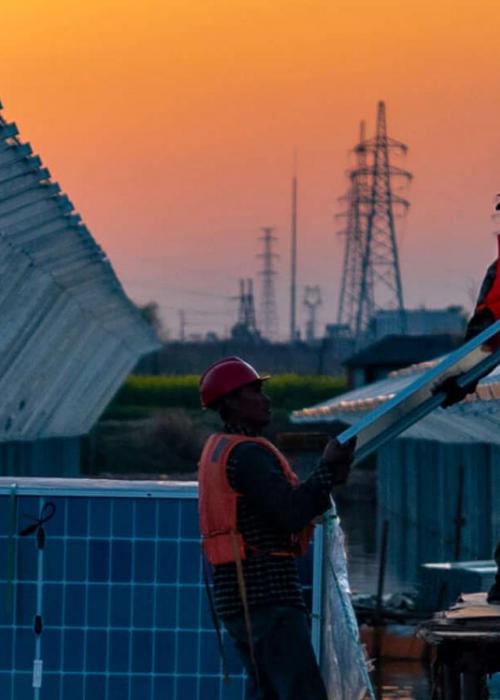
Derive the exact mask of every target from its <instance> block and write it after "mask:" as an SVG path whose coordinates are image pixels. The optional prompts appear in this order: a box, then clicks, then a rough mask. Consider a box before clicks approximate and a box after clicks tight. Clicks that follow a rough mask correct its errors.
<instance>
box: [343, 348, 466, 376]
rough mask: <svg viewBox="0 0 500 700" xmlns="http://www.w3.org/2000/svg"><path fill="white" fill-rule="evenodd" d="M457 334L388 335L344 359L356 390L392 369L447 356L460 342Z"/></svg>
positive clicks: (348, 374) (385, 374)
mask: <svg viewBox="0 0 500 700" xmlns="http://www.w3.org/2000/svg"><path fill="white" fill-rule="evenodd" d="M461 339H462V336H456V335H388V336H385V337H384V338H382V339H381V340H378V341H377V342H376V343H373V344H372V345H369V346H368V347H365V348H363V349H362V350H361V351H360V352H357V353H356V354H354V355H352V357H350V358H349V359H348V360H346V361H345V362H344V366H345V367H346V368H347V376H348V385H349V387H350V388H352V389H356V388H357V387H360V386H364V385H365V384H370V383H371V382H376V381H378V380H379V379H383V378H384V377H387V375H388V374H389V373H390V372H393V371H394V370H397V369H401V368H403V367H408V366H410V365H414V364H417V363H419V362H425V361H426V360H433V359H434V358H436V357H439V356H440V355H446V353H448V352H450V351H451V350H453V349H454V348H456V347H458V345H460V342H461Z"/></svg>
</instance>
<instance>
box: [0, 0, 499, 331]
mask: <svg viewBox="0 0 500 700" xmlns="http://www.w3.org/2000/svg"><path fill="white" fill-rule="evenodd" d="M499 19H500V6H499V5H498V3H497V2H493V1H492V0H477V1H476V2H475V3H472V2H471V0H467V2H464V1H463V0H454V1H453V2H451V1H448V0H446V1H444V0H433V1H432V2H431V1H430V0H419V1H416V0H405V1H403V0H398V1H396V0H378V1H375V0H253V1H243V0H218V1H213V0H212V1H210V0H142V2H141V3H131V2H129V1H128V0H120V1H118V0H85V2H83V1H79V2H74V1H73V2H72V0H23V2H22V3H9V6H8V7H2V42H1V46H0V61H1V65H2V72H1V75H2V81H1V87H0V98H1V99H2V101H3V103H4V106H5V110H4V116H6V118H8V119H11V120H14V121H16V122H17V124H18V126H19V128H20V130H21V135H22V137H23V139H24V140H29V141H30V142H31V143H32V145H33V147H34V150H35V151H36V152H38V153H39V154H40V155H41V156H42V158H43V160H44V162H45V164H46V165H47V166H48V167H49V168H50V170H51V172H52V174H53V177H54V179H55V180H57V181H58V182H59V183H60V184H61V185H62V187H63V189H64V190H65V191H66V192H68V194H69V195H70V197H71V199H72V201H73V202H74V204H75V206H76V208H77V209H78V211H79V212H80V213H81V214H82V216H83V218H84V220H85V222H86V223H87V225H88V226H89V228H90V230H91V231H92V233H93V234H94V236H95V238H96V239H97V240H98V242H99V243H100V244H101V245H102V247H103V248H104V249H105V250H106V251H107V253H108V255H109V256H110V258H111V260H112V262H113V263H114V265H115V268H116V270H117V272H118V274H119V275H120V277H121V279H122V281H123V282H124V284H125V287H126V289H127V291H128V293H129V294H130V295H131V296H132V298H134V299H135V300H137V301H147V300H149V299H156V300H157V301H158V302H159V303H160V305H161V306H162V311H163V315H164V317H165V320H166V325H167V326H168V327H169V328H170V329H171V331H172V332H173V333H174V334H176V333H177V330H178V322H177V309H179V308H185V309H187V318H188V322H189V323H190V326H189V327H188V330H189V331H191V332H197V331H200V330H204V329H206V328H208V327H214V328H215V329H216V330H222V329H223V328H224V327H225V326H227V325H228V321H227V319H225V318H224V316H223V315H222V312H224V311H225V310H228V309H234V302H224V300H223V299H219V298H217V296H215V295H221V296H222V295H231V294H234V293H235V292H236V286H237V279H238V278H239V277H240V276H254V274H255V272H256V269H257V261H256V258H255V255H256V253H257V252H258V248H257V241H256V239H257V235H258V229H259V227H260V226H264V225H275V226H276V227H277V231H276V233H277V235H278V237H279V241H278V252H279V253H280V254H281V258H280V261H279V267H278V269H279V276H278V278H277V286H278V294H279V302H280V312H281V324H280V330H281V331H282V333H283V334H285V333H286V332H287V329H288V322H289V321H288V302H287V289H288V285H289V278H288V268H289V258H288V237H289V188H290V183H289V178H290V170H291V163H292V152H293V148H294V147H295V146H296V147H297V148H298V151H299V177H300V182H299V188H300V215H299V226H300V256H301V257H300V268H299V283H300V286H301V287H302V286H303V285H305V284H321V286H322V289H323V296H324V306H323V309H322V312H321V320H322V322H328V321H333V320H335V316H336V306H337V298H338V287H339V270H340V263H341V259H342V253H343V249H342V241H341V240H340V239H338V238H337V237H336V236H335V235H334V231H335V229H336V228H338V226H337V224H336V223H335V222H334V220H333V216H334V214H335V213H336V212H338V211H339V205H338V204H337V202H336V198H337V197H338V196H339V195H341V194H342V193H343V192H344V190H345V187H346V179H345V170H346V168H347V167H348V165H349V156H348V149H349V148H350V146H352V145H353V143H354V140H355V138H356V134H357V129H358V123H359V120H360V119H361V118H365V119H367V120H368V129H369V133H371V132H372V131H373V129H374V119H375V110H376V103H377V101H378V100H379V99H384V100H385V101H386V103H387V109H388V125H389V130H390V132H391V134H392V135H393V136H394V137H396V138H398V139H401V140H403V141H405V142H406V143H407V144H408V145H409V147H410V151H409V154H408V157H407V159H406V164H405V165H406V167H408V168H409V169H410V170H411V171H412V172H413V173H414V175H415V180H414V182H413V183H412V185H411V189H410V192H409V196H410V199H411V202H412V208H411V210H410V214H409V217H408V220H407V222H406V224H405V226H404V231H403V232H402V237H401V251H400V252H401V260H402V272H403V282H404V292H405V300H406V303H407V305H408V306H416V305H420V304H426V305H429V306H441V305H446V304H450V303H462V304H466V305H470V290H471V288H472V287H473V286H474V284H475V285H477V284H478V283H479V281H480V279H481V278H482V274H483V271H484V268H485V266H486V264H487V263H488V262H489V261H490V260H492V259H493V257H494V254H495V244H494V241H493V239H492V237H491V231H492V222H491V220H490V213H491V209H492V201H493V196H494V194H495V193H496V192H497V191H500V124H499V116H498V115H499V114H500V49H499V46H500V36H499V30H498V26H499V25H500V22H499ZM183 290H185V291H183ZM193 290H208V291H209V292H210V293H211V294H213V295H214V296H213V297H209V296H206V297H202V296H199V295H195V294H192V293H191V291H193ZM187 292H190V293H187ZM231 304H233V306H231ZM200 312H203V314H202V313H200ZM229 320H230V321H231V320H232V319H231V318H230V319H229Z"/></svg>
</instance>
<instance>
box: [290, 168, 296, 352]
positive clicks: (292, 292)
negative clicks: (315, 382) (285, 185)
mask: <svg viewBox="0 0 500 700" xmlns="http://www.w3.org/2000/svg"><path fill="white" fill-rule="evenodd" d="M294 161H295V157H294ZM290 266H291V269H290V342H291V343H293V342H294V341H295V340H297V174H296V167H295V162H294V172H293V177H292V217H291V251H290Z"/></svg>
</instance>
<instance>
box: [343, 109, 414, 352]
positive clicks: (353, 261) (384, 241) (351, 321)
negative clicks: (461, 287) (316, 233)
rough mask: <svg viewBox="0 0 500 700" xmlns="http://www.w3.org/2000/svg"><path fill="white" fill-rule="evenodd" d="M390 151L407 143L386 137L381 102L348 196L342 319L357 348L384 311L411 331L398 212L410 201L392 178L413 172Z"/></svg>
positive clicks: (362, 145)
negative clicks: (392, 311) (389, 311)
mask: <svg viewBox="0 0 500 700" xmlns="http://www.w3.org/2000/svg"><path fill="white" fill-rule="evenodd" d="M390 150H392V151H398V152H400V153H406V151H407V146H406V145H405V144H403V143H401V142H400V141H396V140H395V139H392V138H390V137H389V136H388V135H387V123H386V112H385V103H384V102H379V103H378V108H377V125H376V132H375V137H374V138H373V139H366V138H365V135H364V126H363V125H362V127H361V134H360V141H359V143H358V144H357V145H356V146H355V148H354V153H355V154H356V166H355V168H354V169H353V170H352V171H351V172H350V173H349V177H350V181H351V183H350V189H349V193H348V195H347V201H348V211H347V226H346V229H345V230H344V233H345V237H346V243H345V255H344V268H343V274H342V284H341V292H340V301H339V311H338V323H341V324H348V325H349V327H350V328H351V332H352V334H353V337H354V340H355V344H356V346H357V347H360V346H361V345H363V344H366V343H367V342H370V340H371V339H370V331H369V327H370V320H371V319H372V317H373V316H374V315H375V314H376V313H377V312H378V311H380V310H383V309H395V310H397V312H398V317H399V322H398V328H397V329H396V330H397V332H399V333H401V334H404V333H405V332H406V321H405V310H404V302H403V286H402V282H401V271H400V266H399V253H398V247H397V240H396V227H395V217H396V215H395V211H396V209H397V208H402V209H404V210H406V209H407V208H408V207H409V202H408V200H407V199H405V198H403V197H401V196H400V195H399V194H397V193H396V191H395V189H394V188H393V182H394V181H395V180H396V179H398V180H400V179H404V180H406V181H408V180H410V179H411V177H412V176H411V173H409V172H408V171H407V170H403V169H402V168H399V167H396V166H394V165H391V163H390V160H389V151H390Z"/></svg>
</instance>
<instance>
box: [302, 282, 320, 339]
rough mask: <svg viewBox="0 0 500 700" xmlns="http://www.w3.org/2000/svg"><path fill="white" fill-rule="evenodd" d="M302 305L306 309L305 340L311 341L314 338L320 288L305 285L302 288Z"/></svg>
mask: <svg viewBox="0 0 500 700" xmlns="http://www.w3.org/2000/svg"><path fill="white" fill-rule="evenodd" d="M303 303H304V306H305V307H306V309H307V311H308V317H307V321H306V340H307V342H308V343H311V342H312V341H313V340H314V339H315V338H316V320H317V311H318V307H319V306H321V303H322V301H321V288H320V287H319V286H318V285H316V286H315V287H309V286H307V287H306V288H305V289H304V302H303Z"/></svg>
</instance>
